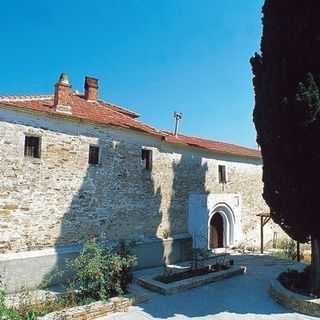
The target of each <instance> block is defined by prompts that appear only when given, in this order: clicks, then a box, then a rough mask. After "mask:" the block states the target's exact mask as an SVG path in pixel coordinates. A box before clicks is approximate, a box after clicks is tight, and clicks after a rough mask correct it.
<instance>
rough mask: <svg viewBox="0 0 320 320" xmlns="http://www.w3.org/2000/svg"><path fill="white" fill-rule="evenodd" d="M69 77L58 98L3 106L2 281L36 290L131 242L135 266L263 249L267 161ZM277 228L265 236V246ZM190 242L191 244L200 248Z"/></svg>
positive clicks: (5, 100) (15, 100) (7, 101)
mask: <svg viewBox="0 0 320 320" xmlns="http://www.w3.org/2000/svg"><path fill="white" fill-rule="evenodd" d="M138 118H139V116H138V114H136V113H135V112H132V111H130V110H127V109H124V108H122V107H119V106H117V105H114V104H111V103H108V102H105V101H102V100H100V99H98V80H97V79H95V78H91V77H86V79H85V84H84V93H83V94H79V93H77V92H74V91H72V90H71V85H70V84H69V81H68V78H67V76H66V75H64V74H62V75H61V77H60V79H59V81H58V83H57V84H56V85H55V91H54V95H44V96H10V97H8V96H2V97H0V176H1V180H0V252H1V254H0V272H1V276H2V278H3V279H4V282H5V283H6V285H7V287H8V288H9V291H10V290H11V291H14V290H18V289H19V288H20V287H21V286H25V287H30V288H32V287H35V286H36V285H38V284H39V283H40V282H41V280H42V279H43V277H44V276H45V275H47V274H49V273H50V271H52V269H53V268H54V266H55V265H57V264H58V265H59V264H61V263H63V261H64V259H65V258H66V257H69V256H70V255H74V254H75V253H77V252H78V251H79V248H80V246H81V243H83V241H85V240H86V239H89V238H91V237H95V238H97V239H98V240H101V241H106V242H112V241H116V240H119V239H131V240H134V241H135V242H134V243H135V246H134V248H133V250H134V253H135V254H136V255H137V256H138V261H139V266H140V267H148V266H155V265H160V264H161V263H163V259H165V261H166V262H167V263H172V262H175V261H178V260H184V259H188V258H190V251H191V250H190V249H191V247H192V244H193V246H197V247H208V248H220V247H233V246H238V245H241V243H243V242H251V243H252V244H253V245H254V244H255V245H258V244H259V219H258V218H257V217H256V215H257V214H258V213H261V212H267V211H268V208H267V207H266V205H265V203H264V201H263V199H262V196H261V193H262V181H261V177H262V160H261V156H260V152H259V151H257V150H253V149H248V148H244V147H241V146H237V145H232V144H227V143H222V142H217V141H211V140H205V139H200V138H195V137H190V136H185V135H182V134H178V135H173V134H171V133H169V132H165V131H161V130H158V129H156V128H153V127H151V126H149V125H147V124H144V123H142V122H140V121H139V119H138ZM275 230H276V231H277V230H278V229H276V227H275V226H274V225H272V224H269V226H268V230H266V236H265V238H266V241H269V240H270V239H272V237H273V236H274V232H275ZM192 238H193V240H192Z"/></svg>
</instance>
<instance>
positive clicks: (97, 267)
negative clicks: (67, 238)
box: [67, 241, 136, 303]
mask: <svg viewBox="0 0 320 320" xmlns="http://www.w3.org/2000/svg"><path fill="white" fill-rule="evenodd" d="M135 261H136V258H135V257H134V256H132V255H130V254H129V250H128V248H127V246H126V245H125V244H124V243H123V242H121V243H120V245H119V246H117V247H115V248H107V247H104V246H102V245H99V244H98V243H96V242H94V241H89V242H87V243H85V245H84V247H83V249H82V250H81V252H80V254H79V256H78V257H76V258H74V259H72V260H69V261H68V262H67V267H68V271H67V272H68V274H71V279H70V280H69V282H68V287H69V289H71V290H73V291H74V292H75V294H76V298H77V300H78V301H79V302H82V303H88V302H91V301H95V300H106V299H108V298H110V297H112V296H116V295H121V294H124V293H126V292H127V288H128V285H129V283H130V282H131V280H132V275H131V268H132V266H133V265H134V263H135Z"/></svg>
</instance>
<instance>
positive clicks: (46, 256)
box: [0, 235, 192, 293]
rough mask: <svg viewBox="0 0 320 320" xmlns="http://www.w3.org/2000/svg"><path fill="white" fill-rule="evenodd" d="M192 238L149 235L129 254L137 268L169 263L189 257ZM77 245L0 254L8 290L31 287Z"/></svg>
mask: <svg viewBox="0 0 320 320" xmlns="http://www.w3.org/2000/svg"><path fill="white" fill-rule="evenodd" d="M191 248H192V239H191V237H189V236H187V235H181V236H177V237H174V238H169V239H165V240H161V239H150V240H148V241H144V242H140V243H137V244H136V246H135V247H134V248H133V249H132V254H134V255H136V256H137V258H138V265H137V269H141V268H148V267H155V266H160V265H162V264H163V262H164V259H165V260H166V263H168V264H172V263H176V262H179V261H186V260H190V259H191ZM80 249H81V246H79V245H72V246H61V247H57V248H50V249H44V250H34V251H27V252H18V253H8V254H0V276H1V281H2V282H3V283H4V285H5V288H6V292H7V293H14V292H19V291H22V290H34V289H36V288H38V287H39V285H41V283H42V281H43V280H44V279H45V278H46V277H48V276H49V277H50V275H52V274H53V273H54V272H55V271H54V270H55V268H59V269H63V267H64V265H65V260H66V259H69V258H72V257H75V256H76V255H77V254H78V253H79V251H80Z"/></svg>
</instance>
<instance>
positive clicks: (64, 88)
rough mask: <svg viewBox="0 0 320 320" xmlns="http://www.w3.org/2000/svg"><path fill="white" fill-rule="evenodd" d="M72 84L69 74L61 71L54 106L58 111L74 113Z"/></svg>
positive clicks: (56, 86)
mask: <svg viewBox="0 0 320 320" xmlns="http://www.w3.org/2000/svg"><path fill="white" fill-rule="evenodd" d="M71 96H72V92H71V85H70V83H69V78H68V75H67V74H65V73H61V75H60V77H59V81H58V82H57V83H56V85H55V91H54V106H55V108H56V111H57V112H62V113H68V114H71V113H72V109H71Z"/></svg>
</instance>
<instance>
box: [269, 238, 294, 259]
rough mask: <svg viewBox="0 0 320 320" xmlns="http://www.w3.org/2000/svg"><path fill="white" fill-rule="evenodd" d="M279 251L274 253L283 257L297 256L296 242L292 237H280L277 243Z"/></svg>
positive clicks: (292, 257)
mask: <svg viewBox="0 0 320 320" xmlns="http://www.w3.org/2000/svg"><path fill="white" fill-rule="evenodd" d="M278 248H279V249H280V250H281V251H280V252H276V253H275V254H274V255H276V256H278V257H280V258H284V259H291V260H294V259H296V257H297V248H296V243H295V241H294V240H292V239H281V240H280V242H279V245H278Z"/></svg>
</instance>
